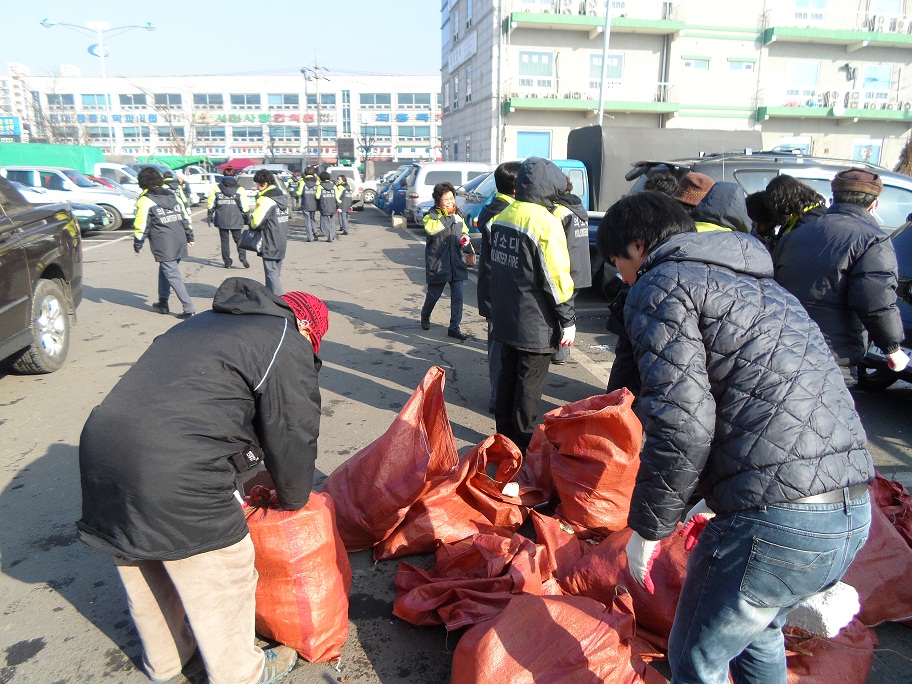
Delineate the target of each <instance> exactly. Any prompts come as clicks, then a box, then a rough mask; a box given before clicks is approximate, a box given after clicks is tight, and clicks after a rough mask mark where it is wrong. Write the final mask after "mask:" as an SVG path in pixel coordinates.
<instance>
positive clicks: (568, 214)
mask: <svg viewBox="0 0 912 684" xmlns="http://www.w3.org/2000/svg"><path fill="white" fill-rule="evenodd" d="M551 213H553V214H554V215H555V216H557V218H559V219H560V220H561V223H562V224H564V232H565V233H566V234H567V251H568V252H569V254H570V277H571V278H573V289H574V290H575V291H579V290H581V289H583V288H584V287H589V286H590V285H592V262H591V257H590V256H589V212H587V211H586V209H585V208H584V207H583V200H581V199H580V198H579V197H577V196H576V195H572V194H562V195H558V196H557V197H555V198H554V210H553V211H552V212H551Z"/></svg>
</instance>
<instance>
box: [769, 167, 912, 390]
mask: <svg viewBox="0 0 912 684" xmlns="http://www.w3.org/2000/svg"><path fill="white" fill-rule="evenodd" d="M831 187H832V190H833V205H832V206H831V207H830V208H829V209H827V211H826V213H825V214H823V216H821V217H820V218H818V219H817V220H816V221H810V222H808V223H804V225H801V224H802V222H801V220H800V217H799V219H798V220H797V222H796V223H795V226H794V227H792V228H791V230H788V231H785V232H784V234H783V235H782V237H780V238H779V242H778V244H777V245H776V249H775V251H774V253H773V262H774V264H775V268H776V280H777V281H778V282H779V283H780V284H781V285H782V286H783V287H784V288H785V289H786V290H788V291H789V292H791V293H792V294H793V295H795V297H797V298H798V301H799V302H801V303H802V304H803V305H804V308H805V309H807V311H808V314H810V316H811V318H813V319H814V321H815V322H816V323H817V325H819V326H820V329H821V331H823V336H824V338H825V339H826V342H827V344H828V345H829V347H830V350H831V351H832V353H833V356H834V357H835V359H836V363H837V364H839V367H840V369H841V370H842V372H843V376H844V378H845V381H846V385H847V386H849V387H854V386H855V385H857V384H858V363H859V362H860V361H861V360H862V358H863V357H864V355H865V343H866V337H865V331H867V335H868V337H869V338H870V341H871V342H872V343H873V344H874V345H875V346H877V347H878V348H880V349H881V350H882V351H883V352H884V355H885V356H886V358H887V363H888V365H889V366H890V368H891V369H892V370H894V371H896V372H899V371H902V370H903V369H905V367H906V365H907V364H908V362H909V357H908V356H907V355H906V354H905V353H904V352H903V351H902V347H901V346H900V345H901V343H902V341H903V338H904V337H905V334H904V332H903V325H902V318H901V317H900V313H899V308H898V306H897V304H896V290H897V288H898V285H899V274H898V266H897V262H896V252H895V251H894V249H893V242H892V241H891V240H890V237H889V236H888V235H887V234H886V233H884V232H883V231H882V230H881V229H880V227H879V226H878V224H877V219H875V218H874V216H873V215H872V214H871V212H873V211H874V210H875V209H876V207H877V197H878V196H879V195H880V192H881V190H882V189H883V181H881V179H880V176H878V175H877V174H876V173H872V172H871V171H867V170H864V169H849V170H845V171H840V172H839V173H837V174H836V176H835V177H834V178H833V180H832V182H831ZM767 188H768V189H767V193H769V192H770V190H769V186H767ZM771 204H772V203H771ZM774 206H776V205H774ZM809 213H810V211H807V212H804V213H803V214H802V216H807V215H808V214H809Z"/></svg>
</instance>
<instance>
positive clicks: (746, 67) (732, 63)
mask: <svg viewBox="0 0 912 684" xmlns="http://www.w3.org/2000/svg"><path fill="white" fill-rule="evenodd" d="M755 65H756V60H753V59H737V58H734V57H729V58H728V70H729V71H740V72H745V71H753V70H754V66H755Z"/></svg>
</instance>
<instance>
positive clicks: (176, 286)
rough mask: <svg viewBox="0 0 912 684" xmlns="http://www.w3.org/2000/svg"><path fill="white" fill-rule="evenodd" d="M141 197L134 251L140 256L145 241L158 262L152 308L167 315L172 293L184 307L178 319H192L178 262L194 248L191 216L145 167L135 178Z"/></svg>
mask: <svg viewBox="0 0 912 684" xmlns="http://www.w3.org/2000/svg"><path fill="white" fill-rule="evenodd" d="M137 182H138V183H139V187H140V188H142V194H141V195H140V196H139V197H138V198H136V217H135V218H134V219H133V251H134V252H135V253H136V255H137V256H139V255H140V254H141V253H142V249H143V244H144V243H145V241H146V237H148V238H149V245H150V247H151V249H152V256H153V257H155V261H157V262H158V301H157V302H155V303H154V304H152V308H153V309H155V310H156V311H158V312H159V313H161V314H166V313H168V312H169V307H168V298H169V297H170V294H171V290H174V294H176V295H177V298H178V299H179V300H180V303H181V305H182V306H183V307H184V311H183V313H180V314H178V315H177V317H178V318H189V317H190V316H192V315H193V312H194V307H193V300H192V299H190V295H189V294H188V293H187V288H186V287H185V286H184V280H183V278H181V272H180V262H181V259H183V258H184V257H185V256H187V248H188V247H193V230H192V229H191V228H190V216H189V215H188V214H187V211H186V208H185V207H184V205H183V204H182V203H181V202H180V200H178V198H177V197H175V195H174V193H173V192H171V191H170V190H168V189H167V188H166V187H164V186H163V179H162V175H161V174H160V173H159V172H158V171H157V170H156V169H154V168H153V167H151V166H147V167H145V168H143V170H142V171H140V172H139V177H138V178H137Z"/></svg>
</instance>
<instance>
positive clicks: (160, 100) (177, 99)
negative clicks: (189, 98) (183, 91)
mask: <svg viewBox="0 0 912 684" xmlns="http://www.w3.org/2000/svg"><path fill="white" fill-rule="evenodd" d="M182 102H183V101H182V100H181V96H180V93H155V106H156V107H168V108H172V107H180V106H181V103H182Z"/></svg>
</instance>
